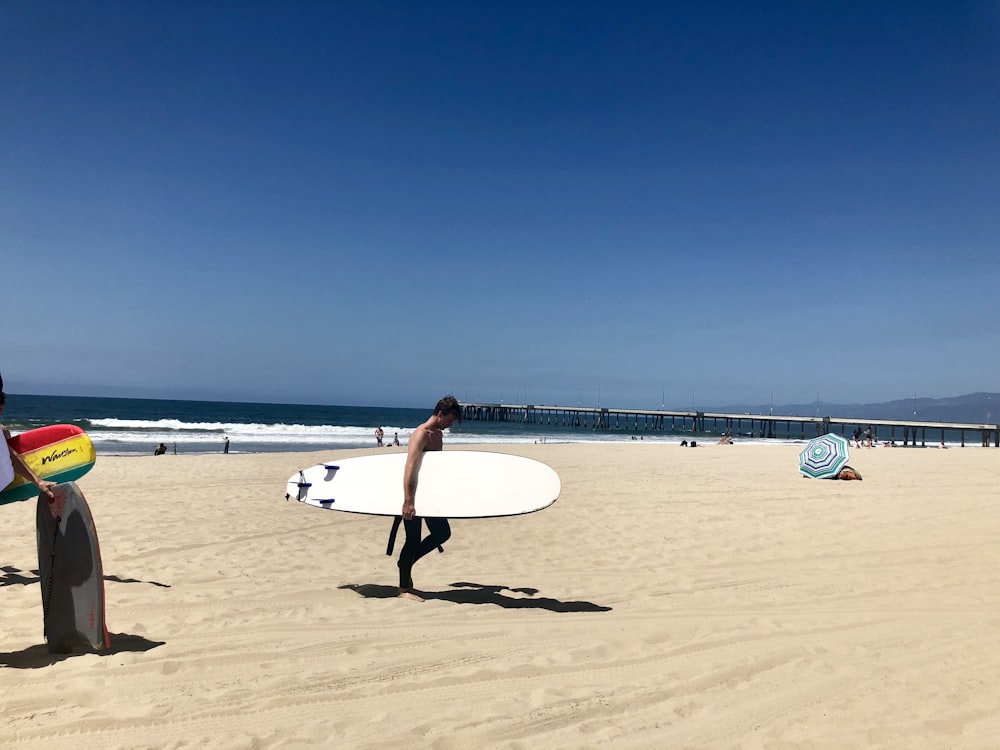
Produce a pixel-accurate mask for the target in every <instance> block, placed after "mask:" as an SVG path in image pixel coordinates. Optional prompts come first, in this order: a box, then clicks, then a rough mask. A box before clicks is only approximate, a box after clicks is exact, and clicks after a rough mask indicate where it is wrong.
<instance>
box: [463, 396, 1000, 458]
mask: <svg viewBox="0 0 1000 750" xmlns="http://www.w3.org/2000/svg"><path fill="white" fill-rule="evenodd" d="M462 418H463V419H464V420H468V421H470V422H519V423H522V424H533V425H543V426H544V425H551V426H555V427H570V428H580V429H590V430H606V431H618V430H620V431H622V432H630V433H633V434H636V433H640V432H652V433H656V432H659V433H683V432H695V433H703V434H722V433H723V432H726V433H728V434H730V435H734V436H736V437H739V436H740V435H742V436H744V437H755V438H778V437H785V438H789V439H793V440H795V439H802V440H805V439H808V438H811V437H816V436H817V435H824V434H826V433H829V432H835V433H839V434H840V435H842V436H843V437H846V438H850V437H852V436H853V434H854V430H855V429H856V428H857V427H860V428H861V430H862V432H864V431H865V430H868V429H871V434H872V440H873V441H878V442H889V443H893V444H895V443H896V441H897V440H900V441H902V442H901V445H903V446H916V445H918V444H919V445H921V446H925V445H926V444H927V435H928V431H930V436H931V442H932V443H933V442H942V443H943V442H945V432H946V431H948V432H951V433H956V432H957V433H958V435H959V442H960V443H961V445H962V447H965V444H966V435H967V434H971V435H973V436H978V437H979V442H980V445H982V446H989V445H990V444H992V445H993V446H995V447H1000V426H998V425H995V424H966V423H961V422H918V421H907V420H887V419H859V418H856V417H799V416H794V417H793V416H787V415H778V414H724V413H721V412H702V411H644V410H641V409H610V408H601V407H596V408H595V407H589V406H575V407H574V406H538V405H534V404H485V403H484V404H462ZM720 427H721V429H720ZM936 438H937V439H936ZM918 441H919V443H918Z"/></svg>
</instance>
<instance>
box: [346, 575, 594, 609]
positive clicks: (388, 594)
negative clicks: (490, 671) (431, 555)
mask: <svg viewBox="0 0 1000 750" xmlns="http://www.w3.org/2000/svg"><path fill="white" fill-rule="evenodd" d="M451 585H452V586H453V587H454V588H452V589H450V590H447V591H424V590H418V593H419V594H420V596H422V597H423V598H424V599H428V600H429V599H440V600H442V601H446V602H454V603H455V604H495V605H496V606H498V607H504V608H506V609H547V610H549V611H550V612H610V611H611V607H604V606H602V605H600V604H594V603H592V602H563V601H560V600H558V599H550V598H549V597H544V596H542V597H535V594H537V593H538V589H531V588H519V589H512V588H510V587H508V586H487V585H484V584H481V583H468V582H466V581H458V582H456V583H453V584H451ZM338 588H341V589H349V590H350V591H353V592H355V593H356V594H359V595H361V596H363V597H365V598H367V599H395V598H396V597H397V596H398V595H399V588H397V587H396V586H383V585H380V584H377V583H348V584H345V585H344V586H340V587H338ZM504 591H510V592H511V593H513V594H519V596H507V595H505V594H504V593H503V592H504Z"/></svg>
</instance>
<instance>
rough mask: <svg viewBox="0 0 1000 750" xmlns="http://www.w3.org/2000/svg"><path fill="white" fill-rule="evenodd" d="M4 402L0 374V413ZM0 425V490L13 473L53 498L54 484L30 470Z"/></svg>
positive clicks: (5, 398) (5, 400)
mask: <svg viewBox="0 0 1000 750" xmlns="http://www.w3.org/2000/svg"><path fill="white" fill-rule="evenodd" d="M6 403H7V394H5V393H4V392H3V375H0V414H3V409H4V406H5V405H6ZM0 427H2V428H3V448H2V449H0V490H2V489H3V488H4V487H6V486H7V485H8V484H10V483H11V482H13V481H14V475H15V474H19V475H20V476H22V477H24V478H25V479H27V480H28V481H29V482H32V483H33V484H34V485H35V486H36V487H38V489H39V491H41V492H42V494H44V495H45V496H46V497H48V498H49V499H50V500H54V499H55V495H53V494H52V488H53V487H54V486H55V485H53V484H52V482H46V481H45V480H44V479H42V478H41V477H39V476H38V475H36V474H35V472H33V471H32V470H31V467H30V466H28V464H27V463H25V461H24V459H23V458H21V455H20V454H19V453H18V452H17V451H15V450H14V449H13V448H12V447H11V446H10V444H9V443H8V441H9V440H10V432H9V431H8V430H7V428H6V427H4V426H3V425H0Z"/></svg>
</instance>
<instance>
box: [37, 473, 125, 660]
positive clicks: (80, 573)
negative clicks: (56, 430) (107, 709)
mask: <svg viewBox="0 0 1000 750" xmlns="http://www.w3.org/2000/svg"><path fill="white" fill-rule="evenodd" d="M53 492H54V493H55V496H56V499H55V500H54V501H51V500H49V499H48V497H47V496H46V495H45V494H44V493H43V494H40V495H39V496H38V505H37V508H36V512H35V529H36V541H37V543H38V571H39V578H40V579H41V583H42V586H41V588H42V611H43V616H44V622H45V640H46V642H47V643H48V645H49V651H50V652H51V653H70V652H72V651H76V650H79V649H81V648H84V649H94V650H97V651H101V650H104V649H106V648H108V647H109V646H110V639H109V636H108V629H107V626H106V623H105V617H104V569H103V566H102V565H101V549H100V545H99V544H98V542H97V529H96V528H95V527H94V517H93V515H92V514H91V512H90V506H88V505H87V501H86V499H85V498H84V496H83V493H82V492H80V489H79V487H77V486H76V483H75V482H66V483H65V484H59V485H56V486H55V488H54V489H53Z"/></svg>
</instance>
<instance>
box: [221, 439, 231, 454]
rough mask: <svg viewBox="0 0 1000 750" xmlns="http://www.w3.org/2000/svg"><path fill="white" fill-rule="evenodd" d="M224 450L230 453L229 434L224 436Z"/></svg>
mask: <svg viewBox="0 0 1000 750" xmlns="http://www.w3.org/2000/svg"><path fill="white" fill-rule="evenodd" d="M222 452H223V453H229V436H228V435H226V437H224V438H222Z"/></svg>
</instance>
